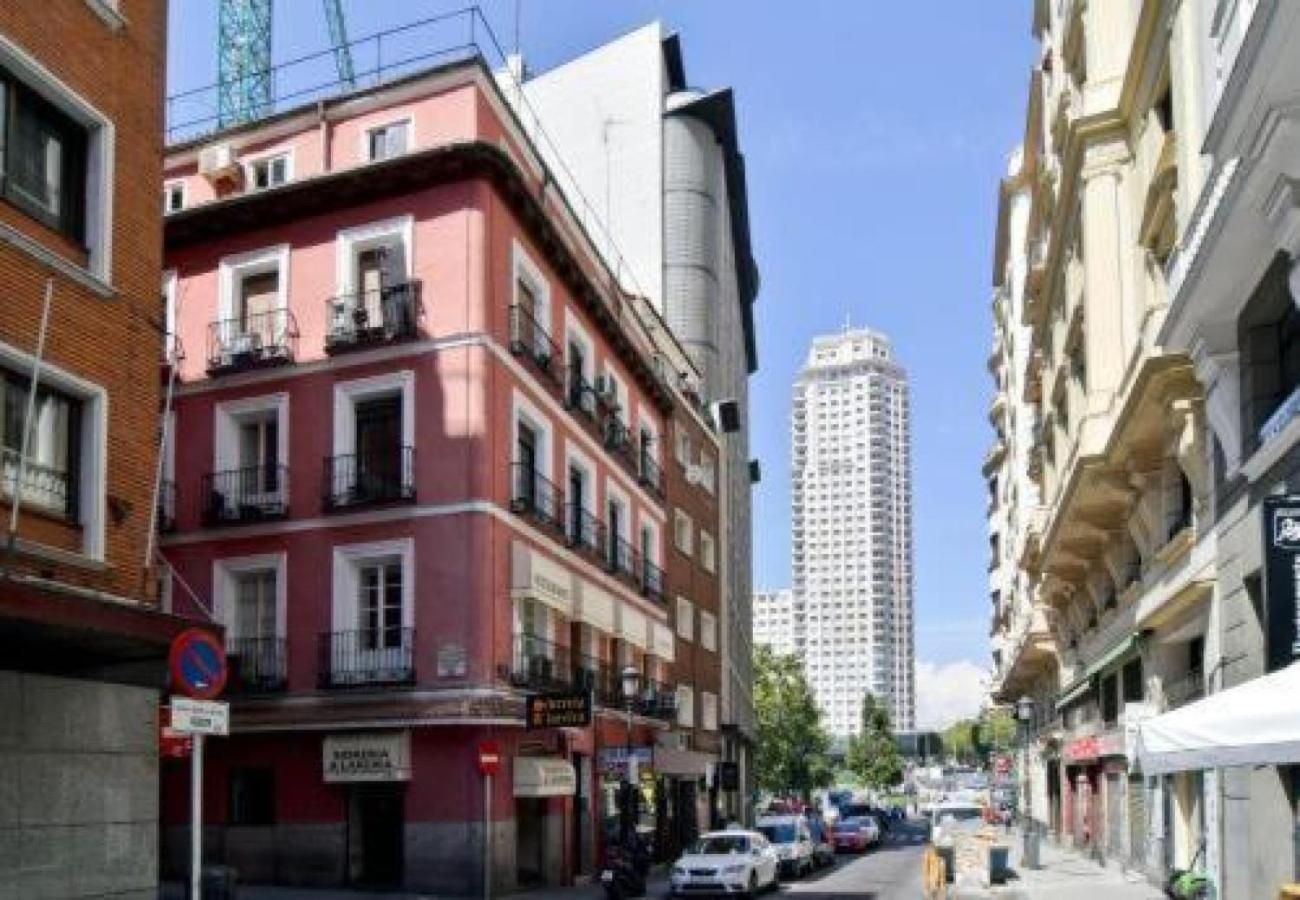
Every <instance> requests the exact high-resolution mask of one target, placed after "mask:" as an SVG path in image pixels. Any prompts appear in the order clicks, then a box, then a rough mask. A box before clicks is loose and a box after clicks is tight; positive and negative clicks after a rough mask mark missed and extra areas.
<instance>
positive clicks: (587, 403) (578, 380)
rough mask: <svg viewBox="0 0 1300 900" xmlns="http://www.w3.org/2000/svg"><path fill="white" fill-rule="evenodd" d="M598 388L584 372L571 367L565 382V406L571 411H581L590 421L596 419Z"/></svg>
mask: <svg viewBox="0 0 1300 900" xmlns="http://www.w3.org/2000/svg"><path fill="white" fill-rule="evenodd" d="M596 405H597V404H596V389H595V388H594V387H592V386H591V382H589V381H587V379H586V378H584V377H583V375H582V373H581V372H579V371H577V370H576V369H574V368H572V367H571V368H569V370H568V372H567V375H566V377H565V383H564V406H565V408H566V409H568V410H569V411H570V412H576V413H581V414H582V415H583V417H585V418H586V419H587V421H588V422H594V421H596Z"/></svg>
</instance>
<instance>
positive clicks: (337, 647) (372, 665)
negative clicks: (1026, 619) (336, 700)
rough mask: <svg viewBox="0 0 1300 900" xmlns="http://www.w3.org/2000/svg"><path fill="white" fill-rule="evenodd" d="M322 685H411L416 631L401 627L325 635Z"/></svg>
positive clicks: (321, 646)
mask: <svg viewBox="0 0 1300 900" xmlns="http://www.w3.org/2000/svg"><path fill="white" fill-rule="evenodd" d="M319 677H320V686H321V687H325V688H336V687H358V686H365V685H385V684H412V683H414V681H415V629H414V628H402V627H399V626H393V627H379V628H369V629H362V630H360V631H334V632H326V633H325V634H322V635H321V636H320V675H319Z"/></svg>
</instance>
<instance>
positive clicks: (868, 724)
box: [846, 693, 903, 790]
mask: <svg viewBox="0 0 1300 900" xmlns="http://www.w3.org/2000/svg"><path fill="white" fill-rule="evenodd" d="M846 760H847V763H848V767H849V768H850V769H852V770H853V771H854V772H855V773H857V775H858V776H859V777H860V778H861V779H862V780H863V781H864V782H865V783H866V785H867V786H868V787H872V788H876V789H877V790H881V789H885V788H889V787H892V786H894V785H896V784H899V783H900V782H901V781H902V780H903V757H902V754H901V753H899V752H898V741H896V740H895V739H894V729H893V726H892V725H891V724H890V721H889V709H888V707H886V706H885V704H884V703H881V702H880V701H879V700H877V699H876V697H875V695H874V694H871V693H868V694H867V695H866V696H865V697H863V698H862V732H861V733H860V734H855V735H854V736H853V737H851V738H850V739H849V749H848V754H847V758H846Z"/></svg>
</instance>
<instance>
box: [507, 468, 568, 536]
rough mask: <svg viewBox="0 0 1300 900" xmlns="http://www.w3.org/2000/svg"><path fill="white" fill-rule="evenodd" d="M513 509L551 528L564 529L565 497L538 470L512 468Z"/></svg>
mask: <svg viewBox="0 0 1300 900" xmlns="http://www.w3.org/2000/svg"><path fill="white" fill-rule="evenodd" d="M511 476H512V478H511V480H512V486H511V491H510V508H511V509H512V510H514V511H515V512H517V513H522V514H524V515H528V516H532V517H533V518H534V519H536V520H537V521H539V522H541V523H542V524H544V525H548V526H550V527H551V528H555V529H558V530H560V531H563V530H564V494H563V493H562V492H561V491H560V489H559V488H558V487H556V486H555V485H554V484H553V483H552V482H551V481H550V480H549V479H547V478H546V477H545V476H543V475H542V474H541V473H540V472H538V471H537V470H536V469H535V468H532V467H529V466H525V465H524V464H523V463H514V464H512V465H511Z"/></svg>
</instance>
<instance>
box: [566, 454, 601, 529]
mask: <svg viewBox="0 0 1300 900" xmlns="http://www.w3.org/2000/svg"><path fill="white" fill-rule="evenodd" d="M571 467H573V468H578V469H581V470H582V475H583V479H584V481H585V486H586V487H587V488H588V490H587V491H586V493H587V495H588V499H587V504H588V505H584V506H583V509H585V510H586V511H587V512H589V513H591V514H592V515H596V513H597V512H598V511H599V510H601V509H603V508H604V507H603V504H604V502H605V497H604V495H603V494H602V495H600V496H597V491H596V487H597V485H596V473H597V472H598V471H599V470H598V469H597V468H596V465H595V463H593V462H592V461H591V457H590V456H588V455H587V454H585V453H583V452H582V451H581V450H579V449H578V448H577V447H575V446H574V445H573V442H572V441H569V442H566V444H565V447H564V479H563V481H562V483H561V487H562V490H563V491H564V494H565V502H566V503H568V502H569V500H568V494H569V469H570V468H571ZM565 525H566V527H567V525H568V517H567V514H566V518H565Z"/></svg>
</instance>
